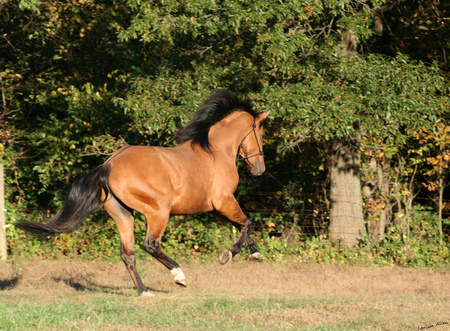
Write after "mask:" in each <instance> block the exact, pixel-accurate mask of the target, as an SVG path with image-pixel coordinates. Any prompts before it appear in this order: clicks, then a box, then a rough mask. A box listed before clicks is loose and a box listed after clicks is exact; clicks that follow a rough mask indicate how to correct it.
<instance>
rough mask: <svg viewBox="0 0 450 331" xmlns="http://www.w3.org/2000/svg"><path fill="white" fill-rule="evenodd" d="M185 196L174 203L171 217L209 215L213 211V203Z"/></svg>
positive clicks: (200, 198)
mask: <svg viewBox="0 0 450 331" xmlns="http://www.w3.org/2000/svg"><path fill="white" fill-rule="evenodd" d="M194 195H195V194H192V195H191V196H184V197H179V198H175V199H174V200H173V201H172V208H171V210H170V214H171V215H193V214H200V213H207V212H210V211H212V210H213V206H212V203H211V202H210V201H208V200H207V199H205V197H195V196H194Z"/></svg>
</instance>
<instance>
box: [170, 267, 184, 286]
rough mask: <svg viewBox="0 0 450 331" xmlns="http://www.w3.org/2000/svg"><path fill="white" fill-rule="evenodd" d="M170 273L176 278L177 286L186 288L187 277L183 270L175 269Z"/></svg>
mask: <svg viewBox="0 0 450 331" xmlns="http://www.w3.org/2000/svg"><path fill="white" fill-rule="evenodd" d="M170 273H171V274H172V275H174V276H175V284H178V285H181V286H184V287H186V286H187V283H186V276H185V275H184V273H183V271H182V270H181V268H175V269H172V270H170Z"/></svg>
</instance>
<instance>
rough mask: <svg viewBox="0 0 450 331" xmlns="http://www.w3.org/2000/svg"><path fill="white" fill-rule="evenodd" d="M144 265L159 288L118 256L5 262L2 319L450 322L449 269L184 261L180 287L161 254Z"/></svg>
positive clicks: (14, 323)
mask: <svg viewBox="0 0 450 331" xmlns="http://www.w3.org/2000/svg"><path fill="white" fill-rule="evenodd" d="M139 269H140V270H141V275H142V276H143V280H144V283H145V284H146V285H147V286H148V287H149V288H151V289H152V291H153V292H154V293H155V294H156V295H157V296H156V297H154V298H141V297H137V296H136V292H135V289H134V287H133V286H132V282H131V279H130V278H129V276H128V273H127V272H126V270H125V267H124V265H123V264H122V263H121V262H90V261H74V260H70V261H69V260H63V261H20V262H18V263H11V262H8V263H1V264H0V289H1V290H0V296H1V301H0V325H1V319H2V318H3V319H4V321H5V323H8V325H9V326H10V329H16V330H19V329H20V330H22V329H27V328H29V329H33V328H35V327H36V326H39V327H40V328H44V329H48V330H52V329H57V328H59V327H60V326H61V325H70V328H71V329H106V328H108V329H111V330H119V329H120V330H141V329H142V330H145V329H147V330H148V329H155V330H156V329H161V328H169V327H170V328H172V329H175V330H190V329H204V330H206V329H224V330H232V329H242V330H255V329H271V330H303V329H304V330H333V329H336V330H362V329H365V330H408V329H411V330H412V329H415V330H417V329H418V328H419V327H422V326H428V325H431V324H433V325H435V324H436V323H438V322H449V323H450V313H449V312H450V277H449V273H448V272H443V271H433V270H417V269H404V268H397V267H395V268H380V267H361V266H335V265H319V264H311V265H305V264H301V263H298V262H296V261H289V262H286V263H283V264H274V263H269V262H264V263H252V262H248V261H237V262H233V263H230V264H228V265H225V266H220V265H219V264H218V263H214V262H211V263H197V262H192V263H186V264H185V265H183V270H184V272H185V274H186V276H187V280H188V287H187V288H180V287H178V286H176V285H175V284H174V283H173V280H172V276H171V275H170V273H169V272H168V271H167V270H166V269H165V268H164V267H163V266H161V265H160V264H158V263H157V262H155V261H147V262H141V263H140V264H139ZM26 312H28V313H29V321H26V320H24V317H23V316H24V314H25V316H27V315H26ZM1 314H3V316H6V317H1V316H2V315H1ZM5 314H6V315H5ZM19 316H21V317H19ZM25 319H26V318H25ZM40 319H41V320H40ZM64 321H65V322H64ZM63 322H64V323H66V324H63ZM447 326H448V325H441V326H435V327H436V330H437V331H440V330H444V329H445V328H446V327H447Z"/></svg>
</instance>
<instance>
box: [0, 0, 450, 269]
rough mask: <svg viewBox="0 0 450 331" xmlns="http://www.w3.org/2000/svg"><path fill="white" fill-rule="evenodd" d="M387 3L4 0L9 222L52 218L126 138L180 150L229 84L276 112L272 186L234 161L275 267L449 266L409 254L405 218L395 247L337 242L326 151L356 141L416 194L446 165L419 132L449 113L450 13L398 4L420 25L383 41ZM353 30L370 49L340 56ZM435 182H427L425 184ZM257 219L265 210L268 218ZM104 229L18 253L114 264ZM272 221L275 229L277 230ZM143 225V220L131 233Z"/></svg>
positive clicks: (210, 233)
mask: <svg viewBox="0 0 450 331" xmlns="http://www.w3.org/2000/svg"><path fill="white" fill-rule="evenodd" d="M385 4H388V2H387V1H385V0H374V1H358V2H355V1H337V0H327V1H321V2H317V1H309V0H305V1H300V2H280V1H278V2H277V1H269V0H252V1H246V2H243V1H231V2H230V1H210V0H201V1H197V2H196V3H195V4H194V3H192V2H190V1H186V0H181V1H172V0H169V1H145V0H143V1H131V0H130V1H126V2H124V1H115V0H111V1H71V2H67V1H53V2H45V1H37V0H32V1H25V0H20V1H8V0H2V1H0V20H1V21H2V24H1V25H0V36H1V40H0V52H1V53H2V55H3V54H4V56H2V57H1V58H0V78H1V80H0V95H1V98H0V110H1V112H0V160H1V162H3V163H4V164H5V165H6V194H7V197H8V201H7V209H8V217H9V220H8V222H9V225H10V224H11V223H12V221H13V220H14V219H18V218H29V219H30V220H39V221H44V220H46V219H47V218H48V216H49V215H50V214H54V213H55V212H56V211H57V209H58V208H59V207H60V206H61V205H62V203H63V201H64V199H65V196H66V193H67V191H68V189H69V188H70V186H71V184H72V183H73V182H74V181H75V180H76V179H77V178H79V177H81V176H82V175H84V174H86V173H87V172H89V171H90V170H91V169H93V168H94V167H96V166H97V165H98V164H100V163H101V162H102V161H103V160H104V159H105V158H106V157H107V156H108V155H109V154H110V153H112V152H113V151H114V150H116V149H118V148H119V147H121V146H123V145H124V144H126V143H129V144H136V145H139V144H152V145H160V146H173V144H174V142H173V134H174V133H175V132H176V130H177V129H178V128H179V127H180V126H182V125H184V124H185V123H186V122H187V121H188V120H189V118H190V116H191V115H192V114H193V112H194V111H195V110H196V109H197V108H198V107H199V105H200V104H201V102H202V101H203V100H204V99H205V98H206V97H207V96H208V95H210V94H211V93H212V92H213V91H215V90H218V89H222V88H230V89H232V90H234V91H236V92H238V93H241V94H243V95H246V96H249V97H251V98H252V99H253V100H254V103H255V106H256V108H257V109H258V110H260V111H265V110H268V109H270V110H272V113H271V114H272V115H271V116H272V120H269V121H268V122H267V123H266V129H267V136H268V137H269V138H268V139H267V142H266V145H265V154H266V163H267V169H268V170H267V175H266V176H265V177H260V178H257V179H255V178H247V177H248V176H246V174H247V173H246V172H245V171H246V170H245V167H244V166H239V170H240V171H241V173H242V174H243V176H242V178H241V182H240V185H239V187H238V191H237V193H236V195H237V197H238V199H239V201H240V202H241V204H242V205H243V206H246V207H245V209H246V210H247V211H248V212H251V213H252V214H254V215H253V216H254V218H255V224H256V227H257V231H258V232H257V237H258V238H259V239H258V240H259V241H260V247H261V248H262V249H263V253H264V255H265V256H266V257H267V258H271V259H279V258H281V257H282V254H286V255H289V254H303V255H302V256H305V259H306V257H307V258H308V259H309V260H312V261H318V262H323V261H332V262H340V261H354V260H358V259H360V258H361V256H364V257H366V258H367V259H369V260H376V261H378V260H377V259H379V262H380V263H382V261H392V262H393V263H398V264H401V265H404V264H408V263H411V264H414V265H422V264H423V263H424V262H423V261H424V256H427V257H428V258H429V260H430V261H431V262H429V263H430V264H432V263H439V261H442V258H443V256H445V254H444V253H442V250H437V248H436V247H435V246H434V243H422V241H423V237H420V236H419V235H414V236H415V237H414V240H416V239H417V241H418V243H416V242H415V241H414V242H413V239H408V240H409V246H408V247H409V248H408V249H409V251H410V256H409V260H408V257H407V255H405V254H406V252H403V251H402V247H403V246H402V245H404V241H403V238H401V237H398V238H397V236H398V235H399V231H400V230H399V228H398V226H397V225H395V224H393V225H392V226H391V228H390V230H389V231H390V232H389V236H388V238H387V239H386V241H385V242H383V243H380V244H375V246H373V245H374V244H373V243H370V244H369V243H368V242H366V246H364V247H366V248H364V249H365V250H362V251H358V252H353V251H351V250H348V249H347V248H344V247H341V246H340V245H339V244H333V243H330V242H328V241H327V240H326V239H324V235H325V234H326V227H327V224H328V223H327V222H328V218H327V217H328V215H327V210H328V208H329V205H330V202H329V199H328V197H327V189H328V188H327V186H328V182H329V178H328V174H327V171H328V162H329V155H330V146H329V142H330V141H332V140H333V139H334V138H337V137H343V136H347V135H351V134H353V133H355V132H361V133H362V134H363V135H364V137H363V139H364V145H363V146H364V148H365V149H366V150H365V152H367V155H368V156H376V155H381V154H382V155H383V157H386V158H387V159H388V160H390V161H392V162H394V161H393V160H401V161H402V162H403V165H404V166H403V167H400V165H398V164H393V168H396V169H397V170H399V171H397V173H396V174H395V175H396V176H400V178H399V179H398V181H397V182H398V183H400V184H401V185H402V187H401V192H406V190H407V184H408V182H409V180H411V179H412V174H413V173H414V172H411V171H410V170H411V169H413V166H416V165H417V166H421V167H422V168H421V169H420V171H419V172H418V173H420V174H421V175H423V176H425V174H426V172H427V171H429V170H430V169H431V168H433V167H432V165H431V166H430V164H426V163H425V160H427V162H429V163H432V162H434V161H435V160H437V152H436V151H437V147H436V146H434V147H433V146H432V144H434V143H435V142H431V140H430V141H429V142H428V143H426V144H422V145H421V144H420V143H417V141H415V139H416V137H417V134H418V133H419V132H424V131H425V130H433V128H434V127H435V124H436V123H437V122H438V121H439V122H440V123H445V122H446V121H448V119H449V115H448V114H449V104H450V102H449V88H448V81H446V77H447V78H448V61H447V62H445V61H444V60H445V59H443V55H442V54H448V51H446V50H447V48H448V45H447V46H446V45H445V43H444V42H442V40H445V36H446V35H447V34H448V31H450V30H449V29H448V22H450V20H448V19H447V18H448V7H444V5H441V4H437V3H436V4H433V6H431V5H429V4H425V5H424V2H423V1H418V2H417V3H414V4H413V5H411V6H406V5H404V4H396V7H395V10H392V11H389V12H383V17H393V18H395V19H392V20H391V21H392V22H394V21H395V22H408V24H404V25H403V26H401V28H402V29H400V28H399V27H397V26H390V27H389V34H386V33H385V34H384V35H383V36H378V35H377V33H378V32H375V31H374V30H373V25H374V23H375V21H376V19H377V15H379V14H377V13H379V11H378V10H381V8H382V6H383V5H385ZM384 8H385V7H384ZM388 15H389V16H388ZM378 18H379V17H378ZM389 22H390V21H389V20H388V19H385V20H384V24H386V23H389ZM413 22H414V24H413ZM396 24H397V23H396ZM398 24H399V25H400V23H398ZM421 27H422V28H421ZM424 27H425V29H424ZM386 28H387V27H385V31H386ZM398 29H399V30H401V31H397V30H398ZM408 31H409V32H408ZM348 33H350V34H351V35H352V36H353V37H354V39H355V41H356V42H357V43H358V51H359V53H355V54H353V56H351V57H344V56H342V55H340V49H341V47H342V40H341V37H342V36H344V35H345V34H348ZM408 33H409V34H408ZM436 35H438V36H439V38H435V36H436ZM441 36H444V38H441ZM386 39H389V40H390V41H389V43H386V44H383V41H384V40H386ZM447 39H448V38H447ZM392 45H394V46H392ZM446 47H447V48H446ZM399 49H400V50H403V51H404V53H406V54H404V55H402V54H399V53H398V50H399ZM425 49H426V50H427V52H424V50H425ZM428 49H429V50H430V52H428ZM425 53H426V54H425ZM411 58H412V59H414V61H413V60H411ZM432 61H435V63H433V64H432V63H431V62H432ZM445 70H447V71H445ZM446 84H447V85H446ZM427 153H428V154H433V153H434V154H433V155H426V154H427ZM368 158H369V157H368ZM365 161H367V160H365ZM439 162H442V161H439ZM444 168H445V167H444ZM430 178H431V177H430ZM430 178H427V179H430ZM423 182H425V181H417V183H415V188H416V189H417V191H419V190H420V189H421V188H423V187H424V185H423V184H422V183H423ZM427 185H428V184H427ZM260 192H261V193H260ZM255 206H256V207H255ZM28 208H32V209H33V210H34V212H29V211H28ZM258 208H265V209H267V210H268V211H267V212H266V213H265V214H264V215H262V214H260V215H258V214H257V210H256V209H258ZM305 210H309V213H310V214H309V215H307V212H305ZM398 212H400V211H398ZM421 215H422V214H421ZM427 215H429V214H423V215H422V216H415V217H418V218H420V217H423V218H424V219H427V217H428V216H427ZM105 220H106V216H105V215H104V214H101V213H98V214H95V215H92V216H91V218H89V219H88V220H87V222H86V224H85V225H84V226H82V227H81V228H80V229H79V230H78V231H77V232H76V233H75V234H72V235H69V236H66V235H61V236H58V237H55V238H53V239H51V240H48V241H46V242H40V241H37V240H35V239H32V238H30V237H28V236H27V235H25V234H23V233H20V232H18V231H17V230H16V229H14V228H13V227H11V226H10V227H8V236H9V237H8V240H9V242H10V251H11V253H13V254H22V255H23V256H28V257H31V256H73V255H81V256H84V257H86V258H98V257H101V258H112V257H113V256H117V255H118V254H117V252H118V250H119V246H118V236H117V233H116V231H115V230H114V226H113V224H111V221H107V223H106V225H105ZM418 222H419V221H418V219H416V220H415V223H413V227H420V226H419V223H420V222H419V223H418ZM272 223H273V224H274V225H275V227H276V231H275V230H274V229H273V227H269V228H267V226H268V224H272ZM433 224H434V223H433ZM290 226H292V227H294V228H295V227H298V229H297V230H298V231H297V230H296V231H297V232H298V233H301V236H300V235H299V237H298V238H297V239H296V242H297V244H292V243H291V242H288V241H286V239H282V238H279V237H276V236H273V235H272V232H278V233H280V232H281V231H283V230H284V229H287V228H288V227H290ZM258 227H259V228H258ZM144 228H145V222H144V220H142V219H139V220H138V221H137V231H136V232H137V233H142V234H143V233H144ZM414 229H415V228H414ZM447 229H448V228H447ZM168 230H169V231H168V232H167V235H166V237H165V242H164V246H165V248H166V250H167V251H168V252H170V253H173V254H179V255H181V256H186V255H188V256H193V257H202V256H204V255H208V254H211V252H218V251H220V250H221V249H222V248H223V247H224V246H226V247H229V246H230V245H231V242H232V240H233V235H234V234H233V233H232V230H231V229H230V228H229V227H228V226H224V225H221V224H219V225H217V224H216V222H215V220H214V221H213V220H212V219H211V218H210V217H209V216H205V217H186V218H174V219H173V220H172V221H171V222H170V223H169V229H168ZM444 230H445V228H444ZM411 233H414V231H413V230H411ZM402 235H403V232H402ZM23 236H25V237H23ZM140 236H141V235H138V242H140V240H141V239H142V238H141V237H140ZM300 239H301V240H300ZM444 239H445V240H444V246H443V248H442V249H444V248H445V247H447V246H445V245H448V238H447V237H445V236H444ZM298 242H302V243H303V244H302V245H303V246H302V245H300V244H298ZM295 245H297V246H295ZM377 245H378V246H377ZM383 245H385V246H383ZM387 246H389V247H391V248H390V249H389V250H386V249H384V248H383V247H387ZM367 247H369V248H367ZM138 251H139V252H141V250H138ZM300 252H304V253H300ZM363 252H366V253H363ZM381 252H383V254H384V255H383V256H382V255H381ZM140 254H141V253H140ZM355 254H357V255H356V256H355ZM364 254H365V255H364ZM442 254H444V255H442ZM143 255H145V254H143ZM416 255H417V256H419V258H418V260H417V261H416V260H414V259H415V256H416ZM405 256H406V258H405ZM377 263H378V262H377ZM389 263H390V262H389Z"/></svg>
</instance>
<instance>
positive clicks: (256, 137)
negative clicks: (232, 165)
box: [236, 118, 264, 163]
mask: <svg viewBox="0 0 450 331" xmlns="http://www.w3.org/2000/svg"><path fill="white" fill-rule="evenodd" d="M255 129H256V118H254V119H253V125H252V130H251V131H250V132H249V133H247V134H246V135H245V136H244V138H242V140H241V143H240V144H239V147H238V150H237V155H236V163H237V162H239V161H241V160H247V159H249V158H251V157H254V156H263V155H264V152H263V150H262V146H261V145H260V144H259V140H258V135H257V134H256V130H255ZM252 132H253V133H254V135H255V139H256V143H257V144H258V150H259V153H256V154H253V155H250V156H246V157H242V156H241V155H240V151H241V147H242V143H243V142H244V140H245V138H247V137H248V136H249V135H250V134H251V133H252Z"/></svg>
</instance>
